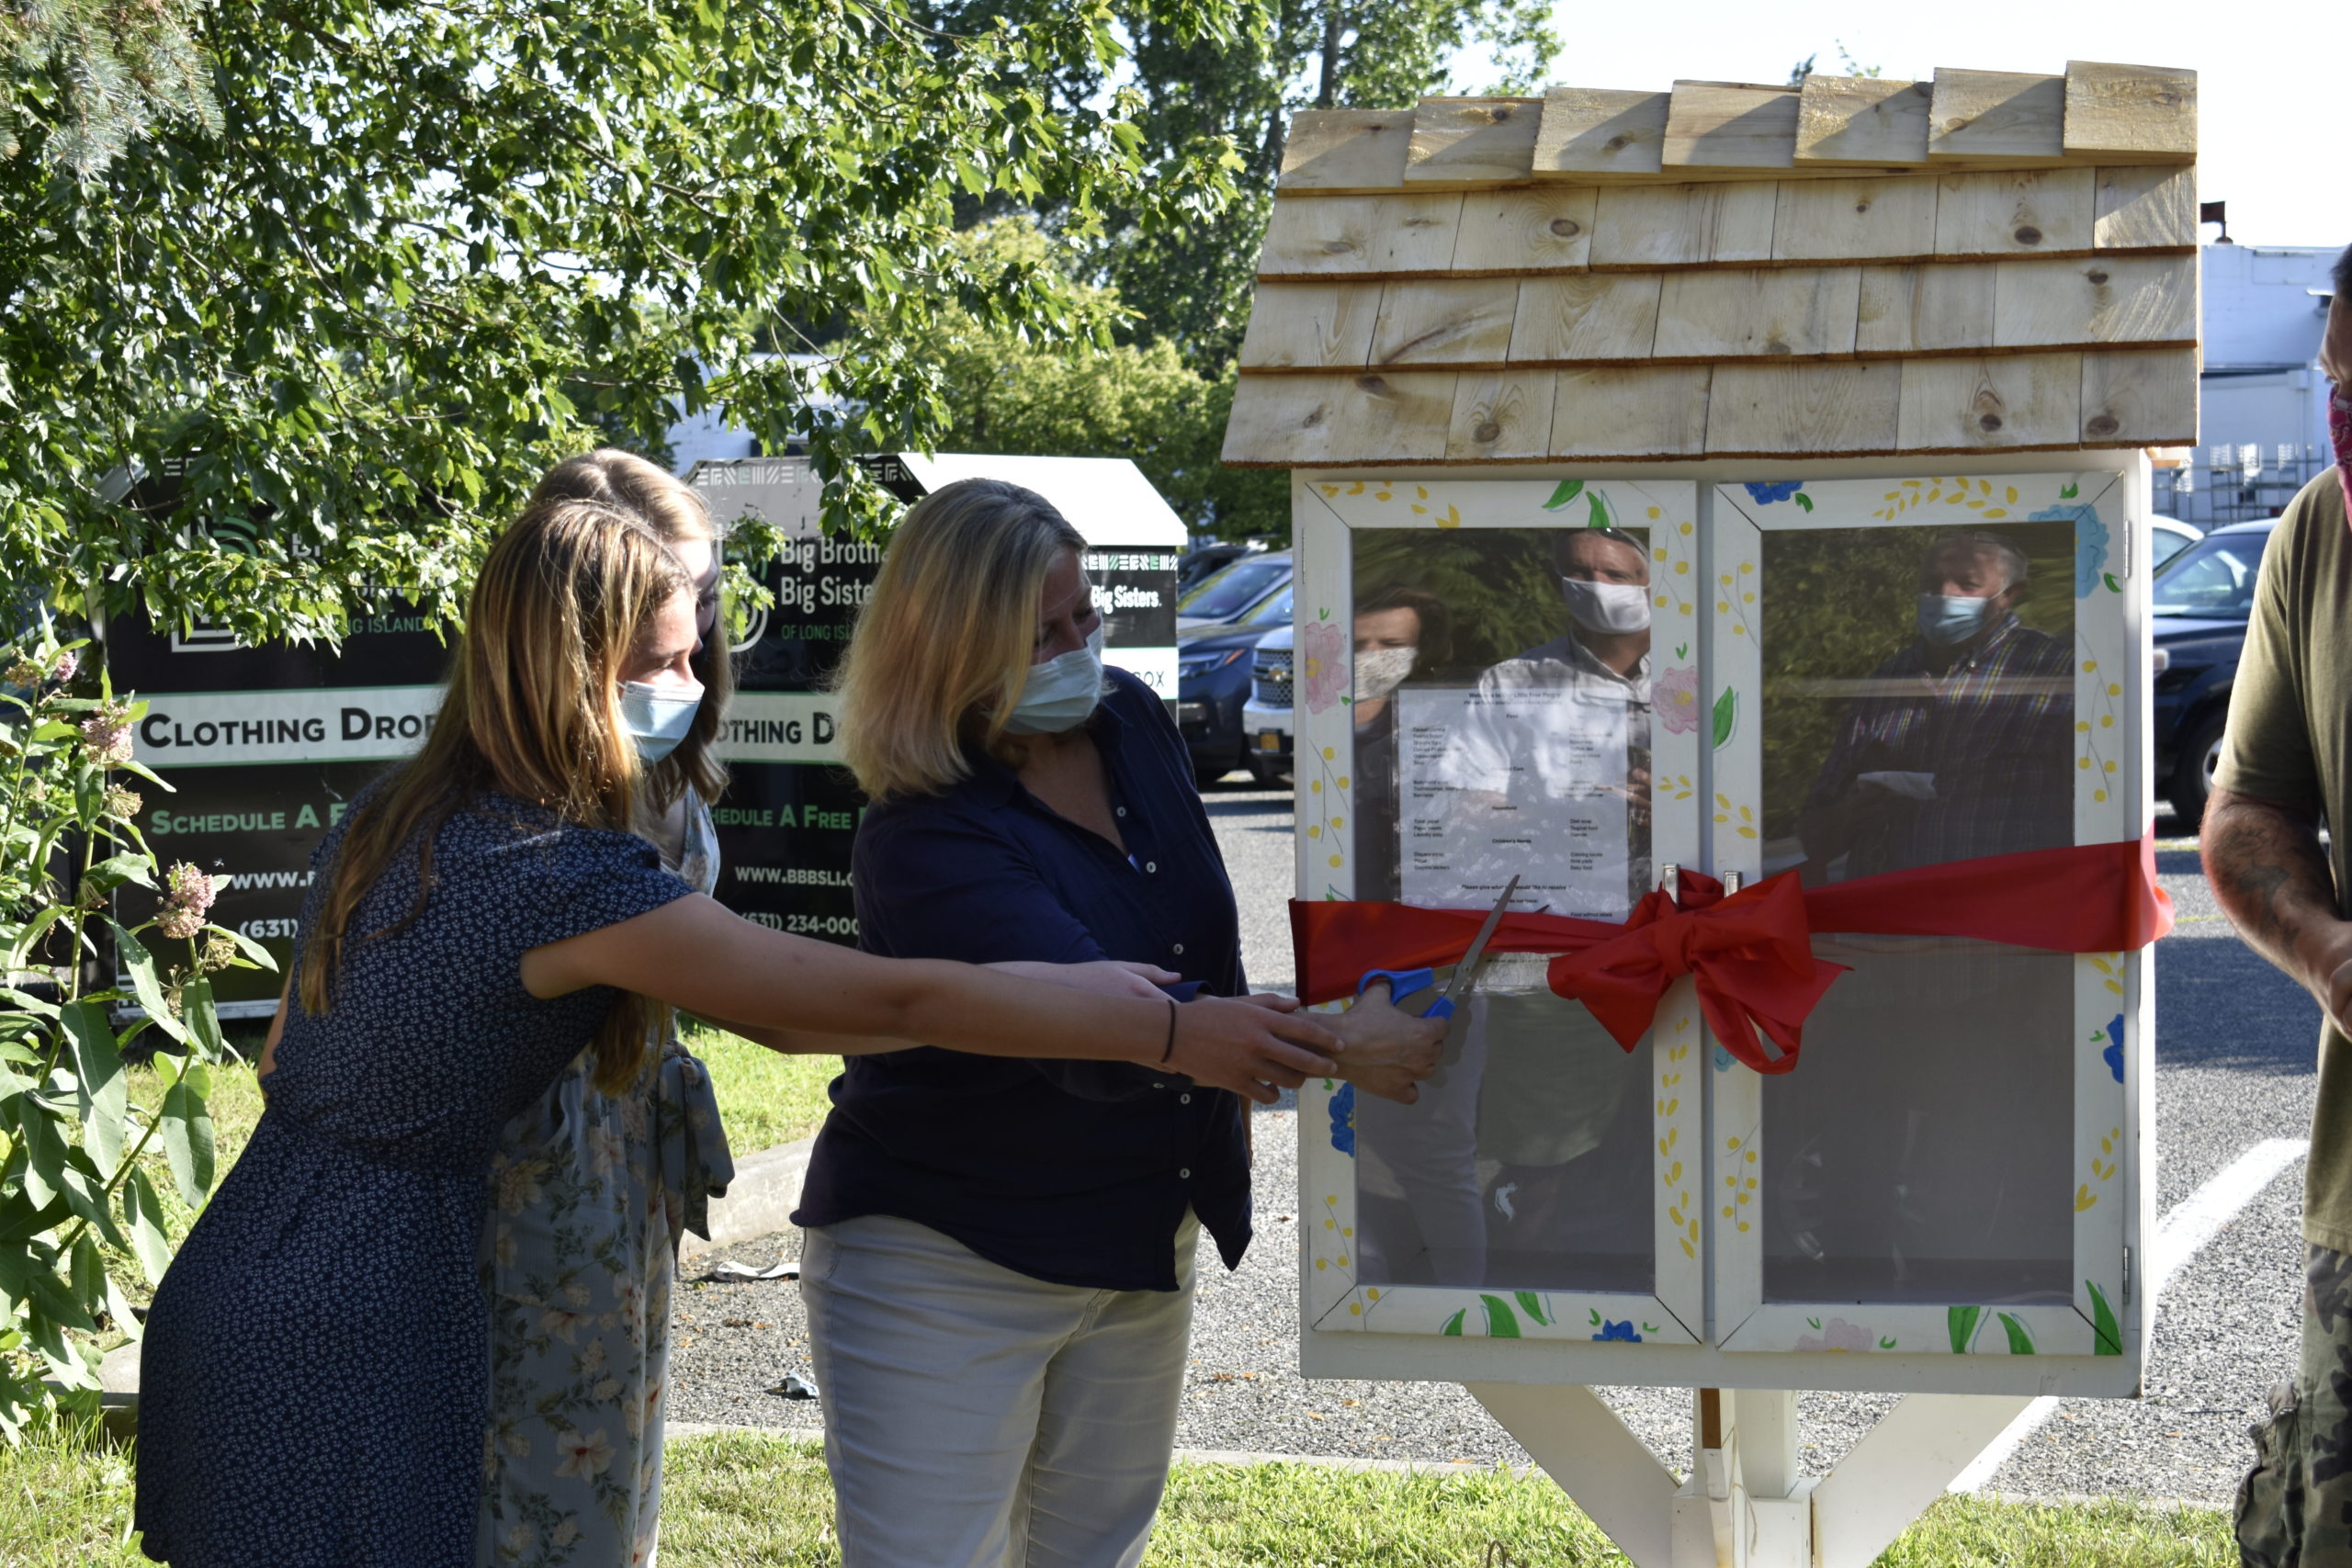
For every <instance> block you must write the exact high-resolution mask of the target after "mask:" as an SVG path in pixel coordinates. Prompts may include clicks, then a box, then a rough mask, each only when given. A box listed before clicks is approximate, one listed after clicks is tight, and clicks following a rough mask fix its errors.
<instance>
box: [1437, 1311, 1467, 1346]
mask: <svg viewBox="0 0 2352 1568" xmlns="http://www.w3.org/2000/svg"><path fill="white" fill-rule="evenodd" d="M1469 1310H1470V1309H1469V1308H1467V1307H1461V1308H1457V1309H1456V1310H1455V1312H1454V1314H1453V1316H1452V1317H1449V1318H1447V1319H1446V1320H1445V1326H1444V1327H1443V1328H1441V1329H1439V1330H1438V1332H1439V1333H1440V1334H1442V1335H1444V1336H1446V1337H1448V1338H1450V1339H1459V1338H1461V1337H1462V1318H1463V1314H1464V1313H1466V1312H1468V1311H1469Z"/></svg>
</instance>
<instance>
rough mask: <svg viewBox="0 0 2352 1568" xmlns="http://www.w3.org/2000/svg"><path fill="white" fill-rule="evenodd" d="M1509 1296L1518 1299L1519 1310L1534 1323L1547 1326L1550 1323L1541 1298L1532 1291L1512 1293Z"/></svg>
mask: <svg viewBox="0 0 2352 1568" xmlns="http://www.w3.org/2000/svg"><path fill="white" fill-rule="evenodd" d="M1511 1294H1512V1295H1514V1296H1516V1297H1518V1298H1519V1310H1520V1311H1521V1312H1523V1313H1525V1314H1527V1315H1528V1316H1530V1317H1532V1318H1533V1319H1534V1320H1535V1321H1536V1322H1538V1323H1542V1324H1549V1323H1550V1322H1551V1321H1552V1319H1551V1317H1550V1315H1549V1314H1546V1313H1545V1312H1544V1300H1543V1298H1542V1297H1540V1296H1538V1295H1537V1294H1536V1293H1535V1292H1533V1291H1513V1292H1511Z"/></svg>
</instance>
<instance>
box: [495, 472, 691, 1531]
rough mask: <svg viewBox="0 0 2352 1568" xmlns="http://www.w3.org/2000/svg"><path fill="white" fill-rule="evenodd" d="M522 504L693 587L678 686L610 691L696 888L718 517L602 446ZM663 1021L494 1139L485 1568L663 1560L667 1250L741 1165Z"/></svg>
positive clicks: (681, 866) (568, 1078)
mask: <svg viewBox="0 0 2352 1568" xmlns="http://www.w3.org/2000/svg"><path fill="white" fill-rule="evenodd" d="M531 501H532V502H533V503H534V504H539V503H544V502H560V501H590V502H603V503H604V504H605V505H607V506H611V507H613V508H615V509H616V510H618V511H622V512H626V513H631V514H633V515H634V516H636V517H638V518H639V519H641V520H642V521H643V522H645V523H646V524H647V525H650V527H651V528H652V529H653V531H654V532H655V533H656V534H658V535H660V536H662V542H663V543H664V544H666V545H668V546H669V547H670V553H671V554H672V555H673V556H675V557H677V558H678V563H679V565H680V566H682V567H684V569H685V571H686V575H687V576H688V578H689V579H691V581H692V582H693V585H694V590H695V637H696V638H697V639H698V646H697V647H696V648H695V653H694V657H693V659H692V660H691V661H690V666H689V670H688V674H689V675H690V676H691V677H692V681H691V682H667V683H664V682H661V681H660V679H659V678H657V682H655V683H648V684H646V685H644V686H642V687H631V688H627V689H625V690H624V693H623V703H624V708H625V712H628V711H635V710H630V709H629V708H628V705H629V704H632V703H634V704H637V705H639V707H640V708H641V709H643V710H644V711H645V712H646V713H648V714H651V713H657V712H658V713H659V714H661V715H662V716H664V717H665V718H666V719H667V721H668V727H669V728H671V729H672V730H674V731H676V734H675V735H674V737H672V736H664V737H662V739H656V740H651V741H641V742H640V743H639V756H640V758H641V759H642V760H644V761H646V762H647V763H648V764H649V765H648V766H647V768H646V771H645V788H644V792H643V798H642V799H640V800H639V803H638V807H637V812H636V817H635V819H634V821H633V823H632V828H633V830H634V831H635V832H636V834H637V836H638V837H639V838H641V839H644V840H647V841H648V842H650V843H651V844H652V845H653V846H654V848H655V849H656V850H657V851H659V852H660V853H661V856H662V870H664V871H666V872H668V873H669V874H671V875H673V876H675V877H676V878H678V879H679V880H680V881H681V882H684V884H685V885H686V886H689V887H692V888H693V889H695V891H696V892H698V893H706V894H707V893H709V892H711V891H712V890H713V889H714V888H715V887H716V886H718V831H717V829H716V828H715V827H714V826H713V824H712V822H711V817H710V807H711V806H712V805H713V804H714V803H715V802H716V801H717V800H718V795H719V793H720V791H722V790H723V789H725V788H726V785H727V770H726V768H725V767H724V766H723V765H722V764H721V762H720V761H719V759H718V750H717V741H718V734H719V726H720V724H721V723H722V721H723V719H724V717H725V709H726V705H727V699H728V697H729V695H730V694H732V692H733V689H734V682H733V679H732V671H731V670H730V667H729V658H728V648H727V629H726V626H725V623H724V619H723V617H722V616H721V615H719V594H718V586H719V571H720V558H719V549H720V546H721V543H722V540H721V536H720V533H719V530H718V527H717V526H716V525H715V522H714V520H713V518H712V517H711V514H710V513H709V511H708V509H707V508H706V507H705V506H704V505H703V502H702V498H701V497H700V496H698V495H696V494H695V491H694V490H693V488H692V487H691V486H688V485H687V484H685V483H684V482H683V481H682V480H680V479H678V478H677V477H676V476H675V475H673V474H672V473H670V472H669V471H668V470H667V469H665V468H661V467H659V466H658V465H656V464H653V463H650V462H648V461H646V460H645V459H644V458H642V457H637V456H636V455H634V454H632V453H628V452H622V451H616V450H613V449H611V448H603V449H600V450H597V451H594V452H588V453H583V454H582V455H581V456H579V457H571V458H567V459H566V460H565V461H563V462H561V463H559V464H557V465H556V466H555V467H554V468H550V469H549V470H548V474H547V477H546V478H544V479H541V480H540V481H539V485H538V489H537V491H534V492H533V493H532V496H531ZM665 747H666V748H667V750H662V749H663V748H665ZM661 1022H662V1031H661V1035H660V1037H659V1038H658V1039H655V1040H654V1041H652V1042H651V1043H650V1047H651V1048H650V1050H649V1051H648V1052H647V1054H646V1055H645V1056H644V1058H643V1059H642V1060H641V1061H640V1062H639V1064H638V1066H637V1068H636V1071H635V1073H634V1074H633V1075H632V1076H631V1077H629V1078H628V1079H627V1080H626V1081H624V1082H618V1083H613V1082H607V1081H605V1079H604V1078H603V1077H602V1075H601V1074H600V1073H599V1071H598V1068H599V1065H600V1064H599V1061H598V1057H597V1054H596V1053H595V1052H594V1051H583V1052H582V1053H581V1054H580V1055H578V1056H577V1057H575V1058H573V1060H572V1061H571V1065H570V1066H566V1067H565V1068H564V1069H563V1071H562V1072H561V1073H560V1074H559V1075H558V1076H557V1077H556V1080H555V1082H554V1083H553V1084H552V1085H551V1086H549V1087H548V1090H547V1092H546V1093H544V1094H542V1095H541V1096H539V1098H538V1100H537V1101H536V1102H535V1103H534V1104H533V1105H532V1106H531V1108H530V1109H529V1110H527V1111H524V1112H523V1114H521V1115H520V1116H517V1117H516V1118H515V1120H514V1121H512V1122H508V1123H507V1124H506V1128H505V1130H504V1132H503V1134H500V1137H499V1143H498V1150H497V1153H496V1154H495V1155H494V1156H492V1165H491V1173H490V1187H491V1207H490V1216H489V1219H488V1220H487V1222H486V1229H487V1231H488V1233H489V1234H488V1235H485V1236H484V1237H483V1242H484V1246H483V1256H484V1257H485V1258H488V1259H489V1261H488V1262H487V1263H486V1264H485V1265H484V1269H483V1274H484V1283H485V1286H486V1288H487V1289H488V1291H489V1294H490V1314H491V1315H490V1387H491V1397H490V1424H489V1429H488V1431H487V1432H486V1433H485V1434H484V1445H485V1447H484V1452H483V1458H482V1464H483V1479H482V1494H481V1525H480V1529H479V1531H478V1534H477V1539H476V1541H475V1546H474V1561H475V1563H476V1568H540V1565H547V1568H554V1565H557V1564H561V1565H563V1568H628V1564H631V1563H638V1562H648V1561H650V1560H651V1558H652V1557H653V1555H654V1549H655V1544H656V1542H657V1540H658V1539H659V1528H660V1524H661V1502H662V1405H663V1394H664V1393H665V1391H666V1390H667V1388H668V1384H669V1376H668V1373H669V1361H670V1292H671V1287H672V1285H673V1282H674V1280H675V1279H676V1276H677V1249H678V1245H679V1243H680V1241H681V1240H682V1239H683V1238H684V1233H685V1232H686V1231H687V1230H689V1229H692V1230H695V1231H698V1232H700V1233H701V1234H703V1235H708V1234H709V1232H708V1227H707V1221H706V1219H705V1212H706V1209H707V1202H708V1199H709V1197H710V1196H711V1195H712V1193H713V1192H714V1190H715V1191H717V1192H719V1193H723V1192H724V1191H725V1190H726V1187H727V1183H728V1182H729V1180H730V1179H732V1177H733V1174H734V1167H733V1164H732V1162H731V1160H730V1159H729V1153H728V1147H727V1137H726V1134H725V1131H724V1130H723V1129H722V1127H721V1126H720V1124H719V1119H718V1101H717V1099H716V1097H715V1096H714V1095H713V1093H712V1091H711V1082H710V1076H709V1073H708V1070H707V1068H706V1067H705V1066H704V1065H703V1064H702V1063H701V1062H700V1061H699V1060H697V1059H696V1058H695V1056H693V1055H690V1054H688V1052H687V1051H686V1049H685V1047H684V1044H683V1043H680V1041H679V1039H678V1036H677V1032H675V1031H674V1030H673V1029H671V1028H669V1027H668V1023H669V1021H668V1020H667V1019H666V1018H664V1019H662V1021H661Z"/></svg>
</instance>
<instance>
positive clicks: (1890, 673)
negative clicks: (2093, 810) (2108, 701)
mask: <svg viewBox="0 0 2352 1568" xmlns="http://www.w3.org/2000/svg"><path fill="white" fill-rule="evenodd" d="M2074 725H2075V675H2074V655H2073V650H2072V649H2070V648H2068V646H2067V645H2066V644H2065V643H2064V642H2062V641H2060V640H2059V639H2058V638H2056V637H2051V636H2049V635H2048V634H2046V633H2043V632H2038V631H2035V630H2033V629H2032V628H2031V627H2030V626H2026V625H2024V624H2023V623H2021V622H2020V621H2018V618H2017V617H2016V616H2015V615H2010V616H2008V617H2007V619H2005V620H2004V621H2002V623H2001V625H2000V626H1999V627H1998V629H1996V631H1995V632H1994V633H1993V635H1992V636H1991V637H1988V638H1986V639H1985V642H1984V643H1983V644H1982V645H1980V646H1979V647H1977V648H1975V649H1973V650H1971V651H1970V652H1968V653H1966V654H1964V655H1962V657H1961V658H1960V659H1959V660H1957V661H1956V662H1955V663H1953V665H1952V666H1951V668H1950V669H1949V670H1946V671H1942V672H1941V673H1938V672H1937V671H1935V670H1934V669H1933V667H1932V666H1930V665H1929V664H1928V660H1927V655H1926V651H1925V650H1924V649H1922V647H1921V646H1920V645H1919V644H1918V643H1917V642H1914V643H1913V644H1912V645H1911V646H1910V647H1908V648H1906V649H1904V650H1903V651H1902V652H1900V653H1898V654H1896V655H1895V656H1894V658H1892V659H1889V660H1886V661H1885V662H1884V663H1883V664H1881V665H1880V666H1879V667H1878V668H1877V669H1876V670H1873V671H1871V673H1870V675H1869V677H1868V678H1867V680H1866V681H1865V682H1863V686H1862V691H1861V694H1860V695H1858V696H1856V697H1855V698H1854V699H1853V700H1852V701H1850V702H1849V703H1848V704H1847V705H1846V709H1845V711H1844V713H1842V714H1840V715H1839V716H1838V728H1837V733H1836V738H1835V739H1833V740H1832V741H1831V743H1830V749H1829V756H1828V759H1827V761H1825V762H1824V763H1823V764H1822V768H1821V772H1820V773H1819V774H1818V775H1816V776H1815V779H1814V784H1813V788H1812V790H1811V792H1810V793H1809V794H1808V795H1807V796H1806V802H1805V804H1806V805H1807V806H1808V807H1815V808H1819V807H1832V806H1835V805H1837V804H1838V802H1839V801H1840V800H1842V799H1844V798H1845V796H1846V795H1847V792H1848V791H1849V789H1850V788H1852V786H1853V785H1854V784H1855V783H1856V781H1858V780H1859V779H1860V778H1861V777H1862V775H1864V774H1866V773H1906V774H1916V775H1924V782H1922V780H1920V779H1911V780H1900V781H1897V780H1890V781H1889V783H1890V784H1896V785H1898V786H1902V787H1907V788H1910V789H1913V790H1915V791H1916V790H1932V791H1933V792H1934V793H1933V798H1932V799H1917V798H1914V797H1913V796H1912V795H1905V794H1903V793H1901V790H1900V788H1890V789H1888V790H1887V791H1886V792H1885V795H1886V799H1885V802H1884V804H1883V808H1882V809H1881V810H1880V811H1878V812H1877V813H1875V814H1874V817H1873V822H1874V825H1873V827H1872V828H1871V829H1869V830H1866V831H1864V832H1862V833H1860V835H1859V836H1858V837H1857V839H1856V841H1855V843H1854V845H1853V847H1852V849H1851V850H1850V851H1849V853H1848V856H1847V861H1846V870H1845V874H1846V876H1848V877H1849V878H1850V877H1856V876H1870V875H1874V874H1877V873H1880V872H1886V871H1903V870H1907V869H1909V868H1911V867H1913V866H1922V865H1934V864H1937V863H1940V862H1944V861H1956V860H1973V859H1975V858H1976V857H1978V856H1980V855H2000V854H2014V853H2018V852H2022V851H2025V850H2048V849H2056V848H2058V847H2059V846H2061V845H2064V844H2071V843H2073V842H2074V841H2075V785H2074V778H2073V774H2072V770H2073V768H2074V765H2075V756H2074V739H2073V733H2072V732H2073V729H2074Z"/></svg>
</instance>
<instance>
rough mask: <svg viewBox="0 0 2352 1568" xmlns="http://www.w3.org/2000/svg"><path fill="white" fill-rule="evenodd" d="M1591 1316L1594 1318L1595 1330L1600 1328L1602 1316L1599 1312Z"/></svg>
mask: <svg viewBox="0 0 2352 1568" xmlns="http://www.w3.org/2000/svg"><path fill="white" fill-rule="evenodd" d="M1589 1315H1590V1316H1591V1318H1592V1325H1593V1326H1594V1327H1595V1328H1598V1327H1600V1314H1599V1313H1597V1312H1596V1313H1593V1314H1589Z"/></svg>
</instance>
